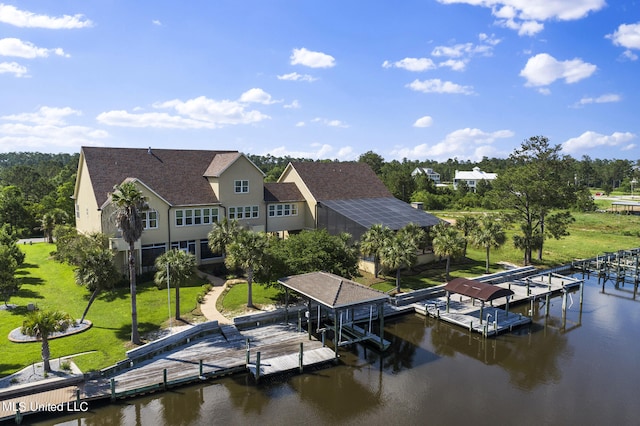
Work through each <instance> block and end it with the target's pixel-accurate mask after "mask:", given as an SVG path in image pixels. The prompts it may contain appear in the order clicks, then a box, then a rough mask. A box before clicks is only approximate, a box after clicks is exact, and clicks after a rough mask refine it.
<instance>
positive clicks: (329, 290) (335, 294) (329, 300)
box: [278, 272, 389, 309]
mask: <svg viewBox="0 0 640 426" xmlns="http://www.w3.org/2000/svg"><path fill="white" fill-rule="evenodd" d="M278 282H279V283H280V284H282V285H284V286H286V287H288V288H290V289H292V290H294V291H296V292H298V293H300V294H302V295H304V296H306V297H309V298H311V299H313V300H315V301H316V302H318V303H321V304H323V305H324V306H327V307H329V308H332V309H336V308H344V307H347V306H354V305H362V304H370V303H383V302H386V301H387V300H389V296H387V294H385V293H383V292H381V291H378V290H374V289H372V288H369V287H365V286H363V285H361V284H358V283H357V282H355V281H351V280H348V279H346V278H343V277H341V276H339V275H335V274H330V273H328V272H310V273H308V274H301V275H293V276H289V277H285V278H280V279H279V280H278Z"/></svg>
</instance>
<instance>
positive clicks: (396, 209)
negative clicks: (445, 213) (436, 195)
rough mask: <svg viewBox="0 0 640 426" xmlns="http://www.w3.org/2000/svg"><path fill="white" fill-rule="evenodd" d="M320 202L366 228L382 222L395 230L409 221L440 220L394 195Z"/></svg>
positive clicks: (430, 222)
mask: <svg viewBox="0 0 640 426" xmlns="http://www.w3.org/2000/svg"><path fill="white" fill-rule="evenodd" d="M321 204H322V205H324V206H326V207H328V208H330V209H332V210H334V211H336V212H338V213H339V214H341V215H342V216H345V217H347V218H349V219H351V220H352V221H354V222H356V223H357V224H359V225H362V226H364V227H366V228H367V229H368V228H371V225H375V224H382V225H384V226H386V227H388V228H391V229H392V230H394V231H397V230H398V229H400V228H402V227H404V226H406V225H408V224H409V223H414V224H416V225H418V226H421V227H428V226H435V225H437V224H438V223H439V222H440V219H438V218H437V217H435V216H433V215H432V214H429V213H427V212H425V211H424V210H418V209H415V208H413V207H411V206H410V205H409V204H407V203H405V202H404V201H402V200H398V199H397V198H394V197H384V198H364V199H354V200H324V201H322V203H321Z"/></svg>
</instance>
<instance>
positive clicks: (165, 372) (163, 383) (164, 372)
mask: <svg viewBox="0 0 640 426" xmlns="http://www.w3.org/2000/svg"><path fill="white" fill-rule="evenodd" d="M162 388H163V389H164V390H167V369H166V368H165V369H164V370H162Z"/></svg>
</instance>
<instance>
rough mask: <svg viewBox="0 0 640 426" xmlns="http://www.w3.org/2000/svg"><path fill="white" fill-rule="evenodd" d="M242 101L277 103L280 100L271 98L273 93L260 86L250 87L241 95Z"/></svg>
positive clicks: (265, 103)
mask: <svg viewBox="0 0 640 426" xmlns="http://www.w3.org/2000/svg"><path fill="white" fill-rule="evenodd" d="M240 102H248V103H257V104H263V105H270V104H275V103H277V102H280V101H274V100H273V99H271V95H270V94H268V93H267V92H265V91H264V90H262V89H260V88H255V87H254V88H253V89H249V90H247V91H246V92H244V93H243V94H242V95H241V96H240Z"/></svg>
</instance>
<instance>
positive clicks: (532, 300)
mask: <svg viewBox="0 0 640 426" xmlns="http://www.w3.org/2000/svg"><path fill="white" fill-rule="evenodd" d="M534 300H535V298H533V299H531V309H529V316H530V317H531V318H533V302H534Z"/></svg>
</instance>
